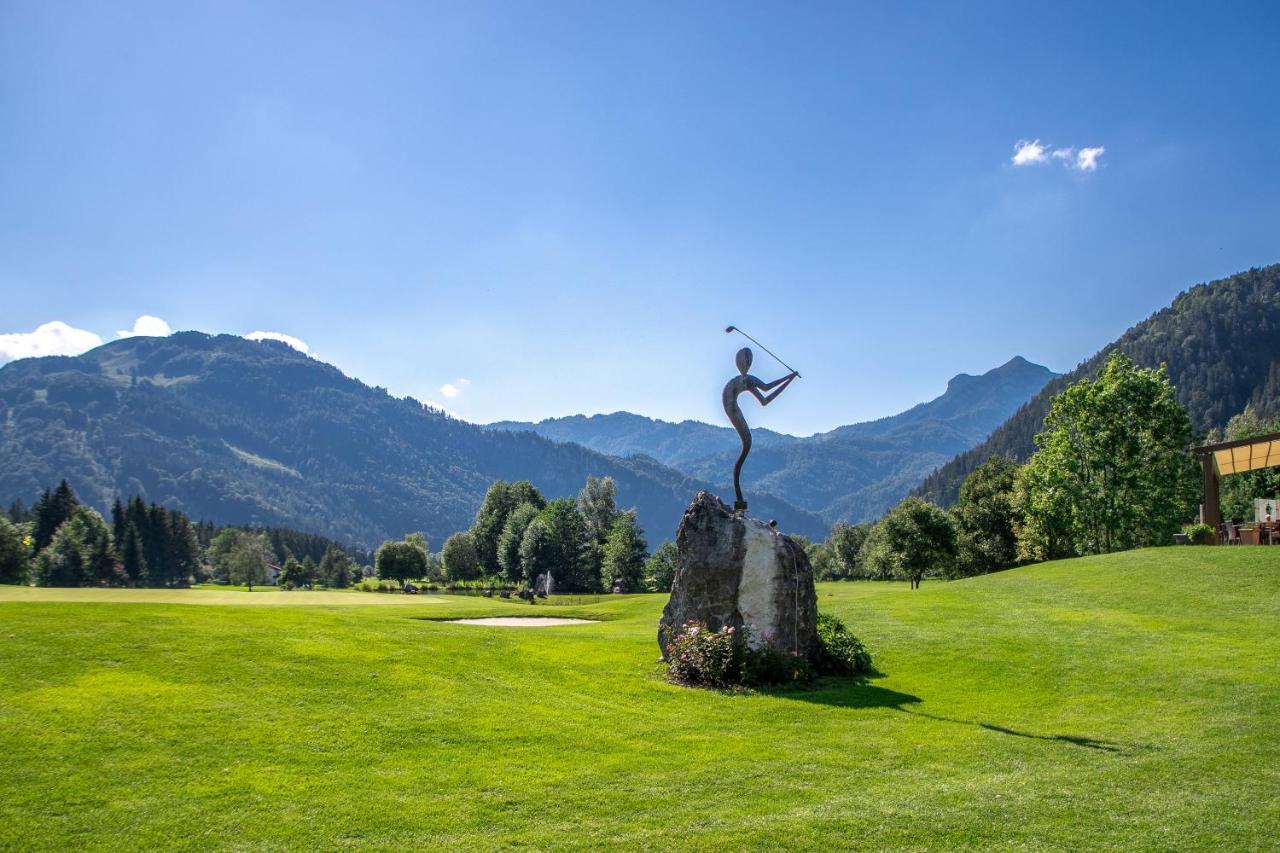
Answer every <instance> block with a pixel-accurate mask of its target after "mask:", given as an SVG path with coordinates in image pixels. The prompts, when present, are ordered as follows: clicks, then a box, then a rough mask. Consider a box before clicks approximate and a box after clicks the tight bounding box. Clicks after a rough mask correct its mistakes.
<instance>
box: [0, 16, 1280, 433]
mask: <svg viewBox="0 0 1280 853" xmlns="http://www.w3.org/2000/svg"><path fill="white" fill-rule="evenodd" d="M1277 44H1280V4H1276V3H1258V4H1205V3H1197V4H1175V3H1150V4H1138V3H1125V4H1117V3H1099V4H1092V3H1071V4H1063V3H1043V4H1031V3H1026V2H1021V3H1009V4H997V3H992V4H985V3H963V4H961V3H956V4H909V3H903V4H899V3H875V4H862V3H839V4H831V5H826V4H763V3H748V4H743V3H733V4H714V3H698V4H675V3H672V4H665V3H644V4H623V3H580V4H559V3H508V4H484V3H475V2H466V3H453V4H431V3H425V2H412V3H404V4H396V3H375V4H368V3H349V4H335V3H313V2H312V3H297V4H292V3H263V2H256V3H244V4H237V3H233V2H218V3H210V4H200V3H194V2H184V3H168V2H165V3H155V4H145V3H139V4H129V3H122V4H110V5H109V4H98V3H83V4H77V3H63V2H45V1H44V0H40V1H39V2H29V3H28V2H12V0H2V2H0V333H5V335H4V336H3V337H0V353H6V352H7V353H8V354H9V356H8V357H12V356H13V355H14V354H21V353H25V352H29V351H32V348H33V347H35V348H39V347H46V346H55V347H62V348H70V349H75V348H76V347H81V346H84V345H86V343H91V342H92V340H93V338H92V336H93V335H97V336H98V337H100V338H101V339H102V340H104V341H105V340H111V339H113V338H114V337H115V336H116V334H117V332H118V331H124V330H131V329H133V328H134V321H135V319H136V318H137V317H138V316H140V315H149V316H154V317H156V318H160V319H161V320H162V321H163V322H164V323H165V324H167V325H168V326H169V327H171V328H174V329H188V328H194V329H201V330H204V331H210V332H215V331H216V332H232V333H236V334H245V333H249V332H254V331H267V332H279V333H283V334H287V335H291V336H294V337H296V338H298V339H300V340H301V341H305V342H306V344H307V345H308V346H309V347H310V349H311V351H312V353H313V354H315V355H316V356H317V357H319V358H322V359H324V360H326V361H331V362H333V363H334V364H337V365H338V366H339V367H341V368H342V369H343V370H345V371H346V372H347V373H349V374H351V375H353V376H356V377H359V378H360V379H363V380H364V381H366V382H368V383H370V384H376V385H382V386H384V387H387V388H388V389H390V390H391V391H392V392H393V393H397V394H401V395H403V394H411V395H413V396H415V397H418V398H419V399H423V400H432V401H436V402H438V403H440V404H441V405H443V406H445V407H447V408H448V409H450V410H452V411H454V412H456V413H457V414H458V415H460V416H462V417H464V418H467V419H469V420H476V421H489V420H495V419H501V418H517V419H537V418H542V417H546V416H553V415H561V414H570V413H575V412H588V413H590V412H602V411H603V412H607V411H614V410H618V409H628V410H631V411H636V412H640V413H643V414H648V415H652V416H656V417H663V418H667V419H675V420H678V419H682V418H697V419H702V420H708V421H712V422H719V421H721V420H723V414H722V413H721V412H720V411H719V391H720V387H721V386H722V384H723V383H724V381H725V380H726V379H728V378H729V376H730V375H731V374H732V372H733V353H734V351H735V350H736V348H737V346H738V345H739V343H740V342H739V341H738V340H735V339H731V338H729V337H727V336H726V335H724V334H723V331H722V330H723V327H724V326H725V325H726V324H728V323H736V324H738V325H740V326H742V327H743V328H744V329H747V330H748V331H750V332H751V333H752V334H753V335H755V336H756V337H758V338H760V339H761V340H762V341H763V342H764V343H765V344H767V345H768V346H769V347H770V348H771V349H774V350H775V351H776V352H778V353H779V354H780V355H781V356H782V357H783V358H785V359H787V360H788V361H789V362H790V363H792V364H794V365H795V366H796V367H797V368H799V369H800V370H801V372H802V373H803V374H804V379H803V380H802V381H801V382H797V383H796V384H795V385H793V386H792V388H791V389H789V390H788V392H787V394H786V395H785V396H784V397H782V398H780V399H779V400H778V402H777V403H776V404H775V405H773V406H770V407H769V409H768V410H766V411H764V412H761V411H755V412H749V413H748V417H749V418H750V419H751V420H752V421H753V423H757V424H762V425H768V426H771V427H774V428H777V429H782V430H786V431H790V432H796V433H809V432H813V431H816V430H823V429H829V428H831V427H834V426H836V425H839V424H842V423H848V422H853V421H858V420H864V419H868V418H873V417H878V416H882V415H886V414H891V413H893V412H896V411H900V410H902V409H904V408H906V407H908V406H910V405H912V404H914V403H916V402H919V401H921V400H924V399H927V398H930V397H932V396H935V395H937V394H938V393H940V392H941V391H942V390H943V388H944V387H945V383H946V380H947V379H948V378H949V377H950V376H952V375H953V374H955V373H958V372H962V371H964V372H971V373H973V372H981V371H984V370H986V369H988V368H991V367H993V366H995V365H997V364H1000V363H1002V362H1004V361H1006V360H1007V359H1009V358H1010V357H1011V356H1013V355H1015V354H1021V355H1024V356H1026V357H1027V358H1030V359H1032V360H1033V361H1038V362H1041V363H1043V364H1047V365H1049V366H1050V367H1053V368H1054V369H1058V370H1063V369H1067V368H1069V367H1071V366H1072V365H1074V364H1075V363H1076V362H1077V361H1079V360H1080V359H1082V358H1084V357H1086V356H1088V355H1089V354H1091V353H1092V352H1093V351H1095V350H1096V349H1097V348H1098V347H1100V346H1101V345H1103V344H1104V343H1106V342H1107V341H1109V340H1111V339H1113V338H1114V337H1115V336H1116V335H1118V334H1119V333H1120V332H1121V331H1123V330H1124V329H1125V328H1127V327H1128V326H1129V325H1131V324H1132V323H1134V322H1136V321H1138V320H1140V319H1142V318H1144V317H1146V316H1147V315H1149V314H1150V313H1151V312H1153V311H1155V310H1156V309H1158V308H1160V307H1162V306H1163V305H1165V304H1167V303H1168V302H1169V301H1170V300H1171V299H1172V297H1173V296H1175V295H1176V294H1177V293H1178V292H1179V291H1180V290H1183V289H1185V288H1186V287H1187V286H1190V285H1192V284H1194V283H1197V282H1200V281H1204V280H1209V279H1213V278H1216V277H1221V276H1224V275H1228V274H1231V273H1233V272H1236V271H1239V270H1242V269H1246V268H1248V267H1250V266H1258V265H1263V264H1267V263H1273V262H1276V261H1280V239H1278V238H1280V157H1277V151H1278V150H1280V51H1277V49H1276V45H1277ZM1020 143H1022V144H1023V147H1022V148H1021V149H1019V148H1018V147H1017V146H1019V144H1020ZM1026 143H1033V147H1027V146H1026ZM1086 149H1101V150H1100V151H1093V152H1092V153H1090V152H1089V151H1086ZM1019 150H1020V151H1021V156H1020V157H1018V160H1019V162H1017V163H1016V162H1015V155H1016V153H1017V152H1018V151H1019ZM1082 152H1083V153H1082ZM1019 163H1020V164H1019ZM53 321H57V322H59V323H65V324H66V325H67V326H68V327H70V328H71V329H72V330H83V333H84V334H76V333H75V332H68V333H66V334H63V335H61V336H59V335H51V334H49V332H48V331H46V332H45V333H43V334H42V335H41V336H38V337H35V338H33V337H30V336H29V335H30V333H32V332H33V331H34V330H36V329H37V327H40V326H42V325H44V324H47V323H50V322H53ZM58 328H61V327H58ZM146 328H148V327H147V326H146V324H144V330H145V329H146ZM149 328H152V329H156V328H160V329H163V326H162V325H157V324H155V323H152V324H151V326H150V327H149ZM86 334H87V335H88V336H86ZM39 351H46V350H39ZM0 357H3V356H0ZM756 367H757V370H755V371H754V372H756V373H757V375H760V376H761V377H762V378H764V379H766V380H767V379H772V378H774V375H775V373H776V374H780V373H781V372H782V371H781V368H776V369H775V367H774V366H773V365H771V364H770V363H769V360H768V359H767V358H766V357H764V356H763V354H758V357H757V362H756ZM449 389H452V391H453V392H454V393H452V394H451V393H450V391H449Z"/></svg>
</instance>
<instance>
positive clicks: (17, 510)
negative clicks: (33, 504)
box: [9, 498, 35, 524]
mask: <svg viewBox="0 0 1280 853" xmlns="http://www.w3.org/2000/svg"><path fill="white" fill-rule="evenodd" d="M34 519H35V513H34V512H32V511H31V510H30V509H28V508H27V505H26V504H25V503H23V502H22V498H15V499H14V501H13V503H11V504H9V520H10V521H12V522H13V523H14V524H26V523H27V522H29V521H33V520H34Z"/></svg>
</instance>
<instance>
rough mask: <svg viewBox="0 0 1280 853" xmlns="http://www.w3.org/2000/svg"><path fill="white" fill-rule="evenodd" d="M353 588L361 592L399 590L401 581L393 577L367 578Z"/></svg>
mask: <svg viewBox="0 0 1280 853" xmlns="http://www.w3.org/2000/svg"><path fill="white" fill-rule="evenodd" d="M352 589H357V590H359V591H360V592H399V591H400V581H398V580H392V579H391V578H365V579H364V580H362V581H360V583H358V584H356V585H355V586H354V587H352Z"/></svg>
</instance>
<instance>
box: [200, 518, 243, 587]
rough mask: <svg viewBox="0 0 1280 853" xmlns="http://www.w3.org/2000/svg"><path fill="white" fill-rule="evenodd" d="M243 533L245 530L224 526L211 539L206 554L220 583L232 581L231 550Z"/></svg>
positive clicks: (215, 578)
mask: <svg viewBox="0 0 1280 853" xmlns="http://www.w3.org/2000/svg"><path fill="white" fill-rule="evenodd" d="M242 535H244V531H243V530H237V529H235V528H234V527H224V528H223V529H222V530H219V531H218V533H217V535H215V536H214V537H213V539H211V540H210V541H209V547H208V549H207V550H206V551H205V556H206V557H208V560H209V565H210V566H212V567H213V577H214V580H216V581H218V582H219V583H230V582H231V552H232V550H234V548H235V546H236V542H237V541H239V539H240V537H241V536H242Z"/></svg>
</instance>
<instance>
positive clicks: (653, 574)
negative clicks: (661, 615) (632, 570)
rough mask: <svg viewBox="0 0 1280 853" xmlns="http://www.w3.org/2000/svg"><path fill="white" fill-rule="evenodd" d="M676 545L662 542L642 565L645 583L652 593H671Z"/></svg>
mask: <svg viewBox="0 0 1280 853" xmlns="http://www.w3.org/2000/svg"><path fill="white" fill-rule="evenodd" d="M677 555H678V552H677V550H676V543H674V542H672V541H671V540H667V541H666V542H663V543H662V544H661V545H659V546H658V547H657V549H656V550H654V552H653V553H652V554H651V555H649V559H648V560H645V563H644V574H645V583H646V585H647V586H648V588H649V589H650V590H651V591H652V592H671V584H672V582H673V581H674V580H675V577H676V556H677Z"/></svg>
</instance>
